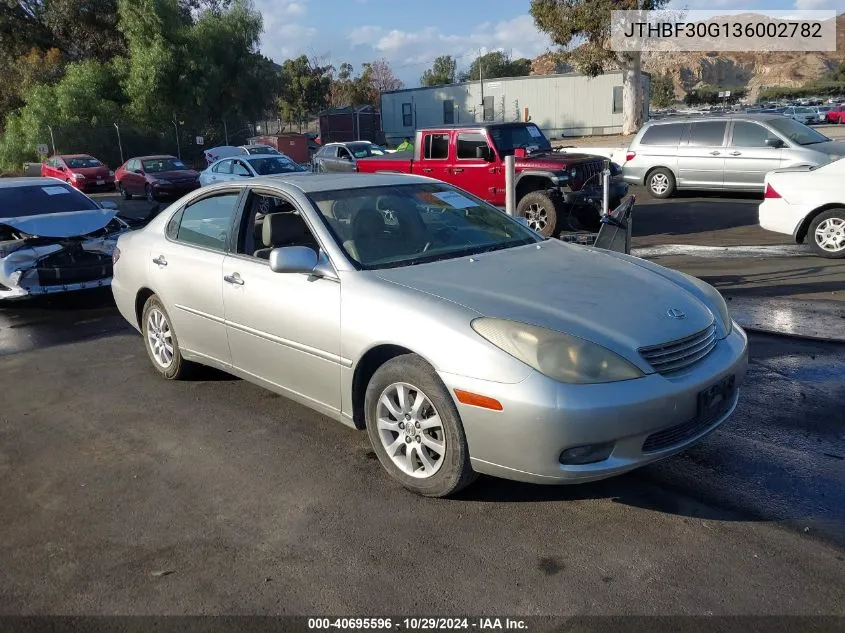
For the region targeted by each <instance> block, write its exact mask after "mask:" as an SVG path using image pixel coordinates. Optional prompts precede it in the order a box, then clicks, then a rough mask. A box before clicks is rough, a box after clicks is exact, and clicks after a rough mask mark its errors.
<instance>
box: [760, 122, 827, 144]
mask: <svg viewBox="0 0 845 633" xmlns="http://www.w3.org/2000/svg"><path fill="white" fill-rule="evenodd" d="M767 123H768V124H769V125H770V126H772V128H774V130H775V131H776V132H780V133H781V134H783V135H784V136H785V137H786V138H788V139H789V140H790V141H792V142H793V143H797V144H798V145H812V144H814V143H824V142H825V141H829V140H830V139H829V138H827V137H826V136H825V135H824V134H819V133H818V132H816V131H815V130H813V129H811V128H809V127H807V126H806V125H804V124H803V123H799V122H798V121H796V120H795V119H789V118H787V117H783V118H782V119H772V120H770V121H767Z"/></svg>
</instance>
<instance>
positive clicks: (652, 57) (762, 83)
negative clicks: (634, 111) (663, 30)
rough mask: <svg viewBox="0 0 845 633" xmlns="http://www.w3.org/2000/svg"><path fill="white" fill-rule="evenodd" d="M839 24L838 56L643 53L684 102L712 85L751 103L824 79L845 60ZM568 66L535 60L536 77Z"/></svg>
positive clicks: (843, 26) (844, 18) (648, 67)
mask: <svg viewBox="0 0 845 633" xmlns="http://www.w3.org/2000/svg"><path fill="white" fill-rule="evenodd" d="M836 22H837V28H836V49H837V50H836V51H835V52H806V53H805V52H797V51H796V52H778V53H772V52H752V53H744V52H719V53H705V52H692V51H685V52H678V51H665V52H664V51H661V52H650V53H643V70H645V71H647V72H651V73H665V72H668V73H669V74H670V75H671V76H672V78H673V80H674V83H675V93H676V95H677V96H678V98H683V96H684V95H685V94H686V93H687V92H689V91H690V90H692V89H694V88H696V87H697V86H700V85H702V84H708V85H711V86H716V87H719V88H727V89H737V88H746V89H747V90H748V92H749V96H750V97H751V99H755V98H756V96H757V93H758V92H759V90H760V89H761V88H763V87H766V86H791V87H797V86H802V85H804V84H806V83H807V82H810V81H814V80H816V79H819V78H820V77H821V76H822V75H823V74H824V73H826V72H827V71H828V70H831V69H832V68H834V67H835V66H836V65H837V64H838V63H839V62H840V61H842V60H843V59H845V14H843V15H840V16H839V17H838V18H837V20H836ZM564 66H565V64H562V63H561V62H560V61H559V58H558V57H557V56H555V55H554V54H551V53H545V54H543V55H540V56H539V57H537V58H536V59H535V60H534V61H533V63H532V73H531V74H538V75H543V74H549V73H554V72H561V71H562V70H563V67H564ZM567 70H568V68H567Z"/></svg>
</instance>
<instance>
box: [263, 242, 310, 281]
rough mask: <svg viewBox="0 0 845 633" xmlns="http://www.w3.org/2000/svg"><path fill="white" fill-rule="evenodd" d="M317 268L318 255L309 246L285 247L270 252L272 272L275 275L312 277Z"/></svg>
mask: <svg viewBox="0 0 845 633" xmlns="http://www.w3.org/2000/svg"><path fill="white" fill-rule="evenodd" d="M316 266H317V253H316V252H314V249H311V248H308V247H307V246H283V247H281V248H274V249H273V250H272V251H270V270H272V271H273V272H274V273H305V274H307V275H311V274H313V273H314V268H315V267H316Z"/></svg>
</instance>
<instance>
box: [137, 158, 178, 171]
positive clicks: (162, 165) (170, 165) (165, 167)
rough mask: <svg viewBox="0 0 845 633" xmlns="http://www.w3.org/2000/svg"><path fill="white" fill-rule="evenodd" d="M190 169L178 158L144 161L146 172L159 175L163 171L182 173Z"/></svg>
mask: <svg viewBox="0 0 845 633" xmlns="http://www.w3.org/2000/svg"><path fill="white" fill-rule="evenodd" d="M183 169H188V167H187V166H186V165H185V163H183V162H182V161H181V160H179V159H178V158H154V159H150V160H145V161H144V171H145V172H147V173H150V174H157V173H159V172H162V171H181V170H183Z"/></svg>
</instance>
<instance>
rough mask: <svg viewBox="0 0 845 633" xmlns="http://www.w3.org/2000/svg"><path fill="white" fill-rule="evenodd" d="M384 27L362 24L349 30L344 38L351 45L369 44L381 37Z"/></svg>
mask: <svg viewBox="0 0 845 633" xmlns="http://www.w3.org/2000/svg"><path fill="white" fill-rule="evenodd" d="M383 32H384V29H383V28H381V27H380V26H372V25H364V26H358V27H355V28H354V29H352V30H351V31H349V33H348V35H347V36H346V39H347V40H349V43H350V44H351V45H352V46H360V45H361V44H370V43H371V42H373V41H375V40H377V39H378V38H379V37H381V34H382V33H383Z"/></svg>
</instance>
